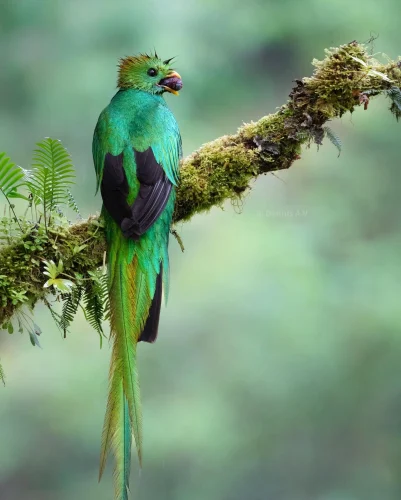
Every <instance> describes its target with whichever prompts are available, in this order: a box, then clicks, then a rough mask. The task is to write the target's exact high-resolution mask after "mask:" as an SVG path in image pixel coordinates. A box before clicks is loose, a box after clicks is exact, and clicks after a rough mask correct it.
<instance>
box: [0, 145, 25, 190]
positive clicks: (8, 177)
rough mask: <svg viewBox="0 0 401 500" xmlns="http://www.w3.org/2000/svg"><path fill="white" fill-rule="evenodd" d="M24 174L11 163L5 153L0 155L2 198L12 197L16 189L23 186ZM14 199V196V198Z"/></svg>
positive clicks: (0, 188)
mask: <svg viewBox="0 0 401 500" xmlns="http://www.w3.org/2000/svg"><path fill="white" fill-rule="evenodd" d="M25 180H26V172H25V171H24V170H23V169H22V168H21V167H18V166H17V165H16V164H15V163H13V162H12V161H11V160H10V158H8V156H7V155H6V153H0V190H1V191H2V193H3V194H4V196H7V197H12V196H10V195H12V193H16V190H17V188H18V187H20V186H22V185H24V184H25ZM14 197H15V196H14Z"/></svg>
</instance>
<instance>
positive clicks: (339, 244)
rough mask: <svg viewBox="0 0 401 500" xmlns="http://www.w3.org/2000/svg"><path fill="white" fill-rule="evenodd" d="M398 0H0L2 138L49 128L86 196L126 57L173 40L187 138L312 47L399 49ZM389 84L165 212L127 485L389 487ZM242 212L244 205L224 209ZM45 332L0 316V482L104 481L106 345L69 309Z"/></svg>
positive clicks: (392, 130)
mask: <svg viewBox="0 0 401 500" xmlns="http://www.w3.org/2000/svg"><path fill="white" fill-rule="evenodd" d="M400 15H401V5H400V3H399V0H382V1H381V2H379V3H378V2H376V0H354V1H352V2H349V1H348V0H328V1H325V2H322V1H319V0H303V1H302V2H295V1H290V0H281V1H280V2H276V1H272V0H268V1H267V0H248V1H246V2H243V1H240V0H231V1H228V0H220V1H217V0H203V1H198V2H191V1H188V0H169V1H167V2H160V1H158V2H157V1H155V0H150V1H146V2H134V1H127V0H113V1H112V2H109V1H104V0H102V1H100V0H99V1H96V2H95V1H94V0H93V1H90V0H68V1H61V0H44V1H40V0H18V1H16V0H2V1H1V4H0V54H1V67H0V116H1V119H0V150H5V151H7V152H8V153H9V154H10V155H11V156H12V158H13V160H14V161H15V162H17V163H18V164H20V165H22V166H26V167H29V164H30V158H31V151H32V148H33V145H34V143H35V142H36V141H38V140H40V139H41V138H42V137H44V136H51V137H54V138H60V139H61V140H62V141H63V143H64V144H65V145H66V146H67V148H68V149H69V151H70V152H71V154H72V156H73V159H74V162H75V165H76V168H77V170H78V173H79V175H78V182H77V185H76V187H75V190H74V194H75V196H76V198H77V201H78V204H79V206H80V208H81V211H82V212H83V214H84V215H88V214H90V213H94V212H96V211H98V210H99V209H100V203H101V202H100V199H99V197H95V196H94V186H95V178H94V172H93V166H92V159H91V139H92V132H93V128H94V126H95V123H96V120H97V117H98V115H99V113H100V111H101V110H102V109H103V107H105V106H106V105H107V103H108V102H109V99H110V98H111V97H112V95H113V94H114V92H115V81H116V64H117V60H118V58H119V57H120V56H124V55H129V54H134V53H136V52H138V51H149V50H152V49H153V47H155V48H156V49H157V51H158V52H159V54H160V55H161V56H162V57H163V58H167V57H171V56H173V55H174V56H175V55H176V56H178V57H177V61H176V68H177V70H178V71H179V72H180V73H181V75H182V77H183V81H184V89H183V91H182V92H181V95H180V97H179V98H175V97H174V96H167V100H168V102H169V105H170V106H171V108H172V109H173V111H174V113H175V115H176V117H177V120H178V122H179V124H180V127H181V130H182V136H183V142H184V150H185V153H187V154H188V153H190V152H191V151H193V150H194V149H195V148H197V147H198V146H199V145H201V144H202V143H204V142H207V141H209V140H211V139H214V138H215V137H218V136H220V135H222V134H225V133H231V132H234V131H235V130H236V128H237V127H238V126H240V125H241V123H242V122H244V121H245V122H246V121H250V120H251V119H258V118H259V117H261V116H262V115H263V114H267V113H269V112H272V111H274V110H275V108H276V106H279V105H281V104H282V103H284V102H285V101H286V99H287V96H288V94H289V92H290V89H291V86H292V80H294V79H295V78H300V77H303V76H308V75H310V73H311V71H312V67H311V64H310V62H311V60H312V59H313V58H314V57H317V58H321V57H323V55H324V54H323V51H324V48H325V47H330V46H337V45H339V44H341V43H347V42H350V41H352V40H354V39H357V40H358V41H367V40H368V39H369V38H370V37H371V36H372V35H373V36H376V35H379V38H378V39H377V40H375V41H374V42H373V43H371V44H370V48H371V50H372V52H373V53H379V54H378V57H379V58H380V57H385V56H382V55H380V53H381V52H385V53H387V54H388V55H389V56H391V57H394V58H395V57H396V56H398V55H400V54H401V32H400V27H399V19H400ZM388 105H389V103H388V102H386V101H385V99H381V98H380V99H377V100H374V101H372V102H371V104H370V106H369V109H368V111H363V110H362V109H358V110H357V111H356V112H355V113H354V114H353V115H352V116H351V115H349V114H348V115H346V116H344V117H343V118H342V120H341V121H336V122H333V123H332V128H333V129H334V130H335V131H336V133H337V134H338V135H339V136H340V138H341V140H342V142H343V152H342V154H341V156H340V158H338V157H337V151H336V149H335V148H334V147H333V145H332V144H331V143H330V142H328V141H326V142H325V144H324V146H323V147H322V148H320V151H319V152H317V151H316V147H312V148H311V149H309V150H305V151H304V152H303V154H302V159H301V160H300V161H298V162H296V164H295V165H294V166H293V167H292V168H291V169H290V170H289V171H288V172H279V173H278V174H277V175H276V176H273V175H269V176H266V177H264V178H262V179H259V180H258V181H257V182H255V183H254V184H253V185H252V190H251V192H250V193H249V195H248V196H247V198H246V199H245V201H244V204H243V206H242V207H240V210H239V207H232V206H231V205H230V204H227V205H226V206H225V207H224V210H221V209H217V208H216V209H213V210H212V211H211V212H210V213H209V214H205V215H199V216H197V217H195V218H194V219H193V220H192V221H191V222H190V223H188V224H185V225H182V227H179V230H180V233H181V236H182V238H183V240H184V244H185V248H186V251H185V253H184V254H182V253H181V252H180V250H179V248H178V245H177V243H176V242H175V241H174V240H172V241H171V245H170V248H171V272H172V277H171V283H172V285H171V294H170V301H169V306H168V308H167V309H164V310H163V311H162V318H161V326H160V336H159V340H158V342H157V343H156V344H155V345H153V346H150V345H141V346H140V349H139V351H140V355H139V358H140V374H141V386H142V395H143V406H144V449H145V458H144V467H143V470H142V472H141V473H140V472H139V470H138V466H137V464H136V462H135V461H134V467H133V472H132V475H131V482H132V490H133V495H132V496H133V498H137V499H141V500H145V499H152V500H153V499H163V500H189V499H190V500H243V499H249V500H398V499H399V498H401V337H400V327H401V321H400V318H401V313H400V309H401V308H400V297H401V266H400V245H401V221H400V210H401V196H400V188H399V186H400V184H401V169H400V134H401V128H400V125H399V124H398V125H397V123H396V122H395V120H394V119H393V117H392V116H391V115H390V113H389V112H388V111H387V108H388ZM239 211H241V214H238V212H239ZM35 315H36V321H37V323H39V325H40V326H41V327H42V330H43V334H42V337H41V344H42V347H43V349H42V350H40V349H38V348H33V347H32V346H31V344H30V342H29V338H28V336H27V335H24V336H21V335H20V334H17V333H15V334H13V335H8V334H7V333H6V332H0V357H1V361H2V364H3V367H4V369H5V371H6V375H7V385H6V388H4V389H3V388H2V387H0V499H1V500H24V499H28V498H29V499H30V500H67V499H68V500H70V499H72V498H73V499H76V500H81V499H89V500H91V499H93V500H95V499H96V500H108V499H111V498H112V480H111V477H112V470H111V467H110V468H109V469H108V471H107V473H106V475H105V477H104V479H103V480H102V482H101V483H100V484H98V483H97V468H98V454H99V446H100V435H101V428H102V422H103V414H104V408H105V404H106V391H107V373H108V360H109V354H110V349H109V347H108V345H107V343H106V345H104V347H103V349H102V350H99V342H98V336H97V335H96V334H95V333H94V332H93V331H91V330H90V328H89V327H88V326H87V325H86V324H85V322H84V320H83V318H82V317H80V318H79V319H78V320H77V321H76V322H75V324H74V327H73V329H72V332H71V334H70V336H69V337H68V338H67V339H66V340H64V339H62V338H61V337H60V335H59V333H58V331H57V329H56V328H55V326H54V325H53V324H52V322H51V320H50V317H49V315H48V314H47V312H46V311H44V310H43V309H42V308H40V307H38V308H37V311H36V313H35Z"/></svg>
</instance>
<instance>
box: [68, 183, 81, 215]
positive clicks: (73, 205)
mask: <svg viewBox="0 0 401 500" xmlns="http://www.w3.org/2000/svg"><path fill="white" fill-rule="evenodd" d="M67 197H68V206H69V207H70V208H72V209H73V210H74V212H75V213H76V214H78V217H79V218H80V219H82V215H81V212H80V211H79V208H78V204H77V202H76V201H75V198H74V196H73V195H72V193H71V191H70V190H69V189H67Z"/></svg>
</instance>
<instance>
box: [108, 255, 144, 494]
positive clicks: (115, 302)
mask: <svg viewBox="0 0 401 500" xmlns="http://www.w3.org/2000/svg"><path fill="white" fill-rule="evenodd" d="M113 250H114V249H113ZM121 250H122V249H121V248H120V249H119V251H120V252H121ZM110 257H111V258H110V262H109V266H110V267H109V269H110V270H109V274H110V277H109V297H110V311H111V317H110V324H111V338H112V340H113V350H112V356H111V363H110V372H109V396H108V401H107V409H106V415H105V420H104V426H103V435H102V446H101V456H100V470H99V480H100V478H101V476H102V474H103V471H104V468H105V465H106V460H107V456H108V453H109V451H110V450H112V452H113V455H114V456H115V470H114V483H115V500H127V499H128V491H129V474H130V465H131V444H132V435H133V436H134V440H135V445H136V449H137V452H138V458H139V463H140V465H141V464H142V412H141V402H140V391H139V382H138V370H137V357H136V346H137V342H138V340H139V337H140V334H141V331H142V330H143V327H144V323H145V320H146V317H147V314H148V311H149V307H150V303H151V300H150V297H149V296H148V295H149V294H148V293H147V287H144V286H143V283H144V282H145V281H146V280H145V276H144V273H143V272H142V270H141V269H140V268H139V266H138V259H137V257H136V256H134V258H133V260H132V262H131V263H127V259H126V258H124V252H122V254H121V253H120V254H119V255H117V252H111V255H110Z"/></svg>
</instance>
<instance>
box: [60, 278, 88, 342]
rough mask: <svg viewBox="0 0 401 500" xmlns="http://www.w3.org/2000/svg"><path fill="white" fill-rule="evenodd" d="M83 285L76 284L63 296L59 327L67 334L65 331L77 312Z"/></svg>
mask: <svg viewBox="0 0 401 500" xmlns="http://www.w3.org/2000/svg"><path fill="white" fill-rule="evenodd" d="M82 293H83V287H82V286H80V285H76V286H74V287H73V289H72V290H71V293H69V294H67V295H64V296H63V310H62V313H61V320H60V327H61V329H62V331H63V333H64V337H66V336H67V331H68V329H69V327H70V325H71V323H72V322H73V320H74V317H75V315H76V314H77V311H78V307H79V305H80V302H81V299H82Z"/></svg>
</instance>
